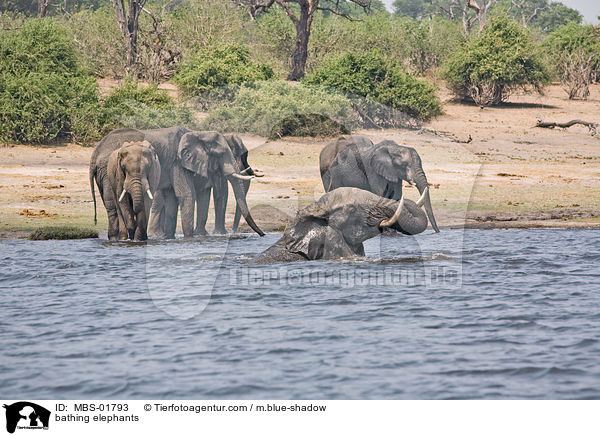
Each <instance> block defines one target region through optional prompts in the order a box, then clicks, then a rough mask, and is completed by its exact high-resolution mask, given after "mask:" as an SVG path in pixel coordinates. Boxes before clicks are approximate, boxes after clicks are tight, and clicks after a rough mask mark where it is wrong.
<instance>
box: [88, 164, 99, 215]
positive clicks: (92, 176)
mask: <svg viewBox="0 0 600 436" xmlns="http://www.w3.org/2000/svg"><path fill="white" fill-rule="evenodd" d="M95 175H96V169H95V168H94V167H92V166H90V189H91V190H92V200H93V201H94V225H96V224H98V215H97V213H96V191H95V190H94V179H95V177H94V176H95Z"/></svg>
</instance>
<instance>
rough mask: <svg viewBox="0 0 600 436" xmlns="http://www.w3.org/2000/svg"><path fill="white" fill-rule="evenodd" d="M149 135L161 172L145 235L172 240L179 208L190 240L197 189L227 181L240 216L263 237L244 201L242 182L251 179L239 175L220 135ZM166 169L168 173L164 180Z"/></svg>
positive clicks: (156, 132)
mask: <svg viewBox="0 0 600 436" xmlns="http://www.w3.org/2000/svg"><path fill="white" fill-rule="evenodd" d="M149 132H151V133H146V138H147V139H148V140H149V141H150V143H151V144H152V145H153V146H154V148H155V149H156V150H157V154H158V156H159V159H160V161H161V162H160V163H161V169H163V171H162V172H161V182H160V185H159V189H158V191H157V196H156V199H155V201H154V202H153V203H152V210H151V212H150V223H149V227H148V232H149V234H150V235H151V236H153V237H157V238H173V237H174V236H175V227H176V224H177V209H178V206H179V208H180V210H181V227H182V229H183V235H184V237H186V238H190V237H192V236H193V231H194V209H195V207H194V206H195V203H196V198H197V196H196V186H201V187H208V186H211V185H212V184H214V181H218V180H219V179H222V180H223V181H224V180H228V181H229V183H230V184H231V186H232V188H233V193H234V195H235V199H236V202H237V205H238V207H239V208H240V214H241V215H242V216H243V217H244V219H245V220H246V222H247V223H248V225H249V226H250V228H252V230H254V231H255V232H256V233H258V234H259V235H260V236H264V233H263V232H262V230H261V229H260V228H259V227H258V226H257V225H256V223H255V222H254V219H253V218H252V215H251V214H250V211H249V209H248V205H247V203H246V198H245V193H246V192H245V189H244V185H243V182H245V181H249V180H251V179H252V178H253V176H251V175H244V174H241V173H240V170H239V167H238V164H237V163H236V160H235V158H234V156H233V153H232V152H231V149H230V147H229V144H228V142H227V140H226V139H225V137H224V136H223V135H222V134H221V133H218V132H213V131H206V132H200V131H189V130H187V129H186V131H185V132H184V133H183V134H182V135H181V136H180V139H179V141H173V140H172V139H171V135H172V132H171V131H170V130H169V129H158V130H154V131H149ZM161 155H162V156H163V157H162V158H161ZM165 165H166V166H167V168H168V169H171V171H170V174H168V176H167V177H165V178H163V174H164V173H165V171H164V167H165Z"/></svg>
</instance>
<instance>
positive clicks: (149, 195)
mask: <svg viewBox="0 0 600 436" xmlns="http://www.w3.org/2000/svg"><path fill="white" fill-rule="evenodd" d="M146 194H148V198H150V200H154V197H153V196H152V192H150V189H146Z"/></svg>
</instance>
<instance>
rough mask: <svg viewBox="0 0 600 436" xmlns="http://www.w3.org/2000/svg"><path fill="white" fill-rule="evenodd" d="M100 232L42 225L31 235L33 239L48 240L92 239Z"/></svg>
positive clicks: (30, 237)
mask: <svg viewBox="0 0 600 436" xmlns="http://www.w3.org/2000/svg"><path fill="white" fill-rule="evenodd" d="M97 237H98V232H97V231H96V230H94V229H79V228H77V227H40V228H39V229H36V230H34V231H33V232H31V234H30V235H29V239H30V240H32V241H46V240H49V239H91V238H97Z"/></svg>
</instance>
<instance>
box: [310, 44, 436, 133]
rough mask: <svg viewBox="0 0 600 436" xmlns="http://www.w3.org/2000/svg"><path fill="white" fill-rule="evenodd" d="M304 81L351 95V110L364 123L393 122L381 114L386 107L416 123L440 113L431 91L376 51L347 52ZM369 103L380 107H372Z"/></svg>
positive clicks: (426, 84)
mask: <svg viewBox="0 0 600 436" xmlns="http://www.w3.org/2000/svg"><path fill="white" fill-rule="evenodd" d="M305 81H306V83H309V84H318V85H322V86H325V87H329V88H333V89H335V90H337V91H341V92H344V93H346V94H348V95H349V96H352V97H351V98H352V101H353V104H354V107H355V109H356V110H357V111H358V112H359V113H360V114H361V117H362V118H363V122H364V123H367V121H368V120H369V119H370V120H371V123H372V124H375V125H378V126H385V125H388V123H389V122H393V120H390V119H387V117H388V116H389V115H390V113H388V112H386V111H383V112H382V110H383V109H384V108H386V107H387V108H388V109H394V110H400V111H403V112H405V113H406V114H408V115H409V116H411V117H415V118H417V119H420V120H428V119H429V118H431V117H433V116H436V115H439V114H440V113H441V102H440V100H439V99H438V98H437V96H436V94H435V88H434V87H433V86H432V85H431V84H429V83H428V82H426V81H423V80H419V79H417V78H415V77H414V76H413V75H411V74H408V73H405V72H403V71H402V70H401V69H400V67H399V66H398V64H397V63H396V62H395V61H394V60H392V59H390V58H387V57H385V56H383V55H381V53H380V52H379V51H378V50H371V51H368V52H364V53H361V52H348V53H346V54H344V55H341V56H337V57H334V58H331V59H330V60H328V61H326V62H325V63H323V65H322V66H321V67H320V68H319V69H317V70H316V71H315V72H314V73H313V74H312V75H310V76H309V77H307V79H306V80H305ZM357 96H358V98H357ZM369 101H372V102H376V103H380V105H378V106H373V105H371V104H369ZM381 105H383V106H381Z"/></svg>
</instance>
